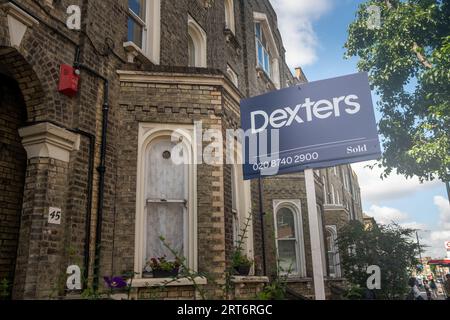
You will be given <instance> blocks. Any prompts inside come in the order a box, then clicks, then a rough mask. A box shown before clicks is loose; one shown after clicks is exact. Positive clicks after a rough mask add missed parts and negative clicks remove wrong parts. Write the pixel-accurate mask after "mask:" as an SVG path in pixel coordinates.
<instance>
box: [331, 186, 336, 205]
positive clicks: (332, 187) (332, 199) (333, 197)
mask: <svg viewBox="0 0 450 320" xmlns="http://www.w3.org/2000/svg"><path fill="white" fill-rule="evenodd" d="M331 203H332V204H337V203H336V192H335V191H334V186H333V185H331Z"/></svg>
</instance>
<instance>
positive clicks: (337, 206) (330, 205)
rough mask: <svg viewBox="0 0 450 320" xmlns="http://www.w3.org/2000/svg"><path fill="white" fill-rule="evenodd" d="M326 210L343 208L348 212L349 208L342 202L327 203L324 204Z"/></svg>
mask: <svg viewBox="0 0 450 320" xmlns="http://www.w3.org/2000/svg"><path fill="white" fill-rule="evenodd" d="M323 208H324V210H343V211H345V212H348V210H347V209H346V208H345V207H344V206H343V205H342V204H325V205H324V206H323Z"/></svg>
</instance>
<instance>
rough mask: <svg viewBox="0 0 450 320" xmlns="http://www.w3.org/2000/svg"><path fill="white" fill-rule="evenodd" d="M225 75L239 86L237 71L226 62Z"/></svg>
mask: <svg viewBox="0 0 450 320" xmlns="http://www.w3.org/2000/svg"><path fill="white" fill-rule="evenodd" d="M227 75H228V77H229V78H230V80H231V82H233V84H234V85H235V86H236V88H239V78H238V75H237V73H236V72H235V71H234V70H233V68H231V67H230V65H228V64H227Z"/></svg>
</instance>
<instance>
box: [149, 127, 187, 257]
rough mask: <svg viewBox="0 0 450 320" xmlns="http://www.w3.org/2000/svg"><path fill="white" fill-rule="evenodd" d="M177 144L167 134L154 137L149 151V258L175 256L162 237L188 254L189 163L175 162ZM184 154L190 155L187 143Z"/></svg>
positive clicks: (182, 151) (176, 248)
mask: <svg viewBox="0 0 450 320" xmlns="http://www.w3.org/2000/svg"><path fill="white" fill-rule="evenodd" d="M176 147H177V144H176V143H174V142H172V141H171V139H170V137H168V136H165V137H160V138H157V139H154V140H153V141H152V142H151V143H150V145H149V146H148V147H147V149H146V151H145V153H146V164H145V179H146V184H145V194H146V199H147V204H146V209H147V210H146V211H147V215H146V216H147V241H146V247H147V250H146V260H147V261H148V260H149V259H151V258H155V257H162V256H167V257H168V258H170V259H174V258H175V257H174V256H173V254H172V253H171V252H170V251H169V249H168V248H167V247H165V246H164V244H163V242H162V241H161V240H160V237H161V236H162V237H164V238H165V239H166V242H167V244H168V245H169V246H170V248H172V249H173V250H175V251H176V252H178V253H179V256H183V257H186V256H187V255H188V252H187V251H186V249H187V246H186V245H185V243H186V241H185V240H186V239H187V236H188V235H187V234H186V232H185V230H187V223H188V221H187V207H186V204H187V201H188V200H187V198H188V190H187V189H188V188H187V179H188V166H187V165H186V164H185V165H177V164H176V163H175V162H174V161H173V156H174V150H175V149H176ZM181 153H183V156H186V155H187V154H188V151H187V150H186V149H185V146H183V150H181Z"/></svg>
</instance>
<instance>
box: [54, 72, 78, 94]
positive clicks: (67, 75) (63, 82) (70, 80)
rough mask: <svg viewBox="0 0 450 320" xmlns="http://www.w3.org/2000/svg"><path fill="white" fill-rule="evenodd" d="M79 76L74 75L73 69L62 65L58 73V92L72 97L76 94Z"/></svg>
mask: <svg viewBox="0 0 450 320" xmlns="http://www.w3.org/2000/svg"><path fill="white" fill-rule="evenodd" d="M79 80H80V76H79V75H77V74H76V73H75V69H74V68H73V67H72V66H69V65H67V64H62V65H61V68H60V71H59V86H58V91H59V92H61V93H62V94H65V95H66V96H69V97H73V96H75V95H76V94H77V92H78V81H79Z"/></svg>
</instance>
